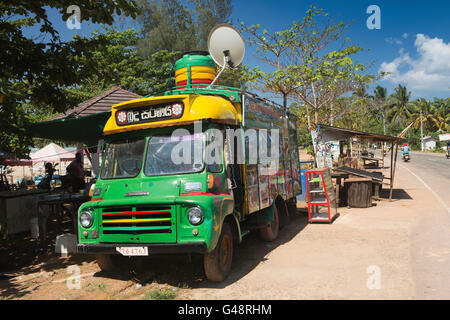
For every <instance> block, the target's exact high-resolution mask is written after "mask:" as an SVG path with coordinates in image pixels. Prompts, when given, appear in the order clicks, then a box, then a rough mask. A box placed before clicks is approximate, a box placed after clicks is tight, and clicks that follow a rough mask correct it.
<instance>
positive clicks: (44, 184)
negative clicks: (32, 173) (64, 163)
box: [37, 162, 56, 190]
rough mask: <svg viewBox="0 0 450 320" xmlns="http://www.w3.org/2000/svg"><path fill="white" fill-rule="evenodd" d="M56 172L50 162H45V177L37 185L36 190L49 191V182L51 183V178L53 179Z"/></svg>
mask: <svg viewBox="0 0 450 320" xmlns="http://www.w3.org/2000/svg"><path fill="white" fill-rule="evenodd" d="M55 171H56V170H55V169H54V168H53V166H52V164H51V163H50V162H47V163H46V164H45V173H46V175H45V177H44V178H43V179H42V180H41V182H39V184H38V186H37V187H38V189H46V190H49V189H51V185H50V183H51V181H52V178H53V173H54V172H55Z"/></svg>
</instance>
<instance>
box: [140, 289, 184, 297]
mask: <svg viewBox="0 0 450 320" xmlns="http://www.w3.org/2000/svg"><path fill="white" fill-rule="evenodd" d="M177 296H178V288H170V289H167V288H163V289H154V290H151V291H149V292H147V293H146V294H145V296H144V299H145V300H175V299H176V298H177Z"/></svg>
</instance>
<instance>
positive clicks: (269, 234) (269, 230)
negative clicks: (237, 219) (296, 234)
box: [259, 205, 280, 241]
mask: <svg viewBox="0 0 450 320" xmlns="http://www.w3.org/2000/svg"><path fill="white" fill-rule="evenodd" d="M279 230H280V219H279V217H278V209H277V206H276V205H274V206H273V221H272V222H271V223H270V224H269V225H268V226H267V227H264V228H261V229H259V236H260V237H261V239H263V240H264V241H274V240H275V239H276V238H277V237H278V233H279Z"/></svg>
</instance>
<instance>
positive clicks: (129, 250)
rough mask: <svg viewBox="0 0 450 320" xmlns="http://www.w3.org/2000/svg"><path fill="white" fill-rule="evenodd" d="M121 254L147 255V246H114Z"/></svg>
mask: <svg viewBox="0 0 450 320" xmlns="http://www.w3.org/2000/svg"><path fill="white" fill-rule="evenodd" d="M116 251H117V252H119V253H120V254H121V255H123V256H148V247H116Z"/></svg>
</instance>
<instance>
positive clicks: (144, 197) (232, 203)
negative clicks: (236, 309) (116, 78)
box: [77, 52, 301, 281]
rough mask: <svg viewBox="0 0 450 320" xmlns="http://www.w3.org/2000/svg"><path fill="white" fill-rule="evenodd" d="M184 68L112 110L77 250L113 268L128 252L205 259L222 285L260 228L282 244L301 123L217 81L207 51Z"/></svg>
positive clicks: (188, 57)
mask: <svg viewBox="0 0 450 320" xmlns="http://www.w3.org/2000/svg"><path fill="white" fill-rule="evenodd" d="M175 70H176V72H175V80H176V86H175V87H173V88H170V89H169V90H167V91H165V92H164V93H162V94H159V95H155V96H148V97H144V98H141V99H137V100H131V101H127V102H124V103H120V104H117V105H114V106H112V112H111V117H110V118H109V120H108V121H107V123H106V125H105V127H104V149H103V160H102V166H101V170H100V175H99V178H98V180H97V182H96V184H95V188H94V190H93V195H92V200H91V201H89V202H87V203H84V204H83V205H82V206H81V207H80V208H79V212H78V218H79V221H78V247H77V248H78V252H82V253H92V254H96V255H97V262H98V264H99V266H100V267H101V268H102V269H104V270H110V269H112V268H115V267H117V266H118V265H120V259H123V257H124V256H141V255H152V254H158V253H164V254H166V253H200V254H203V256H204V269H205V274H206V276H207V278H208V279H209V280H211V281H223V280H224V279H225V278H226V276H227V275H228V273H229V271H230V267H231V262H232V257H233V246H234V245H236V244H238V243H240V242H241V240H242V237H243V236H244V235H245V234H246V233H248V232H249V231H250V230H253V229H255V230H258V232H259V233H260V235H261V237H262V239H264V240H267V241H272V240H274V239H275V238H276V237H277V235H278V230H279V222H280V220H281V219H283V217H287V216H288V210H289V208H290V207H295V199H296V198H295V197H296V195H298V194H300V193H301V183H300V177H299V157H298V148H297V135H296V117H295V116H294V115H293V114H290V113H288V112H284V111H283V108H282V107H281V106H278V105H277V104H275V103H272V102H269V101H267V100H264V99H261V98H258V97H257V96H255V95H253V94H250V93H246V92H240V90H238V89H234V88H228V87H223V86H219V85H211V81H212V80H213V79H214V77H215V73H216V69H215V64H214V61H213V60H212V58H211V56H210V55H209V54H208V52H204V53H202V52H194V53H187V54H185V55H184V56H183V57H182V58H181V59H180V60H178V61H177V63H176V64H175ZM212 160H214V161H212Z"/></svg>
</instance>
